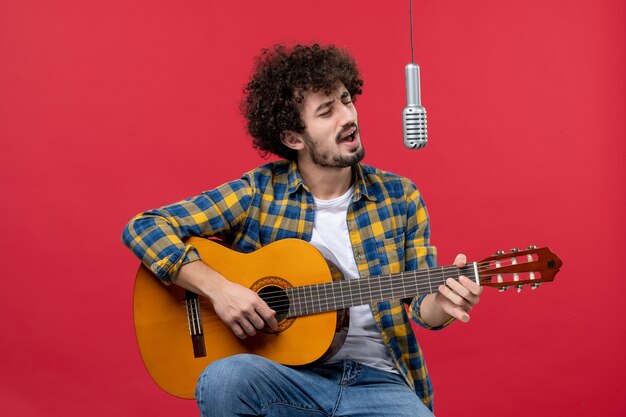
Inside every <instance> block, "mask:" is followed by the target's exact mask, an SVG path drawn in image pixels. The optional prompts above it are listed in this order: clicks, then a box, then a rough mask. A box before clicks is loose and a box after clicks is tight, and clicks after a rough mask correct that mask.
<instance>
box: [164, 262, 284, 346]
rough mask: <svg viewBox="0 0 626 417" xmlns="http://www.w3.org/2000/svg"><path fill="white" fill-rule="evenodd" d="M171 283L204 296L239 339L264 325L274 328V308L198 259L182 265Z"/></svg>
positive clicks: (252, 333) (274, 329)
mask: <svg viewBox="0 0 626 417" xmlns="http://www.w3.org/2000/svg"><path fill="white" fill-rule="evenodd" d="M174 283H175V284H177V285H179V286H181V287H183V288H185V289H186V290H190V291H193V292H195V293H196V294H201V295H203V296H205V297H206V298H208V299H209V301H211V303H212V304H213V309H214V310H215V313H216V314H217V316H218V317H219V318H220V319H221V320H222V321H223V322H224V323H225V324H226V325H227V326H228V327H230V329H231V330H232V331H233V333H234V334H235V336H237V337H238V338H240V339H245V338H246V337H248V336H254V335H255V334H256V333H257V330H261V329H262V328H264V327H265V326H266V325H267V327H269V328H270V329H271V330H273V331H276V330H278V323H277V322H276V317H275V316H276V312H275V311H274V310H272V309H271V308H270V307H269V306H268V305H267V303H266V302H265V301H263V300H262V299H261V297H259V295H258V294H257V293H255V292H254V291H252V290H250V289H248V288H246V287H244V286H242V285H239V284H236V283H234V282H231V281H229V280H227V279H226V278H224V276H222V275H221V274H220V273H218V272H217V271H216V270H214V269H213V268H211V267H209V266H208V265H207V264H205V263H203V262H201V261H197V262H191V263H188V264H186V265H183V267H182V268H181V269H180V272H179V273H178V276H177V277H176V279H175V280H174Z"/></svg>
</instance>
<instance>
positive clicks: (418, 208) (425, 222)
mask: <svg viewBox="0 0 626 417" xmlns="http://www.w3.org/2000/svg"><path fill="white" fill-rule="evenodd" d="M411 186H412V188H411V190H410V192H409V194H408V197H407V202H408V208H407V219H408V222H407V228H406V233H405V269H406V270H407V271H411V270H415V269H426V268H435V267H436V266H437V248H436V247H434V246H431V244H430V219H429V217H428V211H427V210H426V205H425V204H424V200H423V198H422V196H421V194H420V192H419V191H418V190H417V187H415V185H414V184H411ZM424 297H426V294H420V295H418V296H417V297H414V298H413V299H412V300H411V303H410V306H409V315H410V317H411V319H412V320H413V321H415V322H416V323H418V324H419V325H420V326H421V327H423V328H426V329H429V330H440V329H443V328H444V327H446V326H448V325H449V324H451V323H452V322H453V321H454V319H450V320H448V321H447V322H446V323H444V324H442V325H440V326H436V327H433V326H430V325H428V324H427V323H426V322H425V321H424V320H423V319H422V315H421V314H420V307H421V305H422V301H423V300H424Z"/></svg>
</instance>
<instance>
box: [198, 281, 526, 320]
mask: <svg viewBox="0 0 626 417" xmlns="http://www.w3.org/2000/svg"><path fill="white" fill-rule="evenodd" d="M521 281H526V280H521ZM529 281H532V280H529ZM343 282H346V283H348V282H350V283H353V284H354V285H357V281H356V280H354V281H343ZM444 282H445V279H444V277H443V274H442V276H441V277H440V278H439V280H436V279H433V280H432V281H431V282H429V283H423V282H422V283H415V284H412V285H409V286H406V285H405V286H404V292H405V293H409V294H413V293H415V295H419V294H425V293H432V292H434V291H433V286H432V284H434V285H436V286H437V287H438V286H439V285H441V284H443V283H444ZM328 284H331V283H328ZM385 284H386V285H385V288H380V289H378V290H376V293H375V294H372V292H371V290H369V289H367V288H358V290H359V291H361V290H364V291H363V292H359V293H357V292H356V291H355V290H356V289H357V288H356V287H353V288H352V290H353V291H352V292H349V293H348V294H343V291H342V290H341V289H340V290H339V292H341V294H339V293H338V291H336V288H335V291H334V292H333V293H331V294H332V297H330V296H329V295H328V291H327V289H326V288H324V289H322V288H319V289H318V290H317V291H316V294H315V295H313V294H310V295H307V294H306V293H303V294H296V293H293V292H292V294H291V296H290V297H289V296H288V297H287V298H288V299H287V303H284V304H277V305H274V306H272V308H274V309H279V310H280V309H284V308H287V309H289V307H293V308H292V310H295V309H299V310H300V311H303V310H306V312H305V314H312V313H315V312H319V311H316V309H317V310H319V309H322V311H332V310H337V309H339V308H345V307H348V306H349V305H344V304H345V303H346V302H348V303H349V304H351V305H361V304H368V303H370V302H380V301H385V300H388V299H398V298H401V296H398V295H397V294H394V291H397V288H399V287H396V288H394V286H393V285H389V284H393V283H392V282H391V281H388V282H386V283H385ZM320 285H322V286H323V285H324V284H320ZM511 285H515V281H513V282H512V283H511ZM303 287H306V286H301V287H297V288H303ZM429 290H430V291H429ZM304 291H305V290H303V292H304ZM322 291H323V292H324V295H325V296H324V297H323V298H322V297H320V296H321V295H322V294H321V292H322ZM275 293H280V294H281V295H280V297H279V298H281V299H284V298H285V295H284V293H285V291H282V290H281V291H276V292H275ZM363 293H365V294H366V295H367V294H369V298H370V299H369V300H366V301H363V297H362V294H363ZM264 300H265V301H266V302H267V301H268V299H267V298H265V299H264ZM357 300H359V302H357ZM200 305H201V306H204V307H206V306H207V305H208V306H209V307H212V306H211V304H210V303H209V302H208V301H204V302H203V301H200ZM331 305H332V306H333V307H331ZM311 309H313V310H314V311H309V310H311Z"/></svg>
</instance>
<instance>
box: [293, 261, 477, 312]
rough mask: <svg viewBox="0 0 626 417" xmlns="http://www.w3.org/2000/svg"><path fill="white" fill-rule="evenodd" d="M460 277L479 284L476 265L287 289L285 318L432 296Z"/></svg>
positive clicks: (438, 268) (423, 270)
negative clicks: (420, 295) (287, 307)
mask: <svg viewBox="0 0 626 417" xmlns="http://www.w3.org/2000/svg"><path fill="white" fill-rule="evenodd" d="M460 275H465V276H466V277H468V278H470V279H473V280H474V281H476V282H479V281H478V272H477V270H476V266H475V263H471V264H468V265H466V266H464V267H457V266H455V265H451V266H443V267H437V268H430V269H422V270H415V271H405V272H400V273H396V274H389V275H381V276H374V277H369V278H361V279H351V280H343V281H336V282H331V283H324V284H315V285H304V286H299V287H292V288H287V289H286V293H287V297H288V298H289V311H288V314H287V315H288V317H298V316H305V315H308V314H316V313H323V312H327V311H334V310H340V309H344V308H348V307H354V306H360V305H365V304H370V303H377V302H381V301H389V300H399V299H403V298H410V297H414V296H416V295H418V294H431V293H434V292H436V291H437V289H438V287H439V286H440V285H441V284H443V283H444V282H445V280H446V279H447V278H450V277H453V278H458V277H459V276H460Z"/></svg>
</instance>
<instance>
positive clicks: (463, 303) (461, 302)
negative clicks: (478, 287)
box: [439, 278, 472, 310]
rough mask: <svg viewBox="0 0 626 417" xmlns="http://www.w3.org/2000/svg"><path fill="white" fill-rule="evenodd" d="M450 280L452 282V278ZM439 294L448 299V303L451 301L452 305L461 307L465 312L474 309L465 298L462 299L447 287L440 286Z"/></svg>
mask: <svg viewBox="0 0 626 417" xmlns="http://www.w3.org/2000/svg"><path fill="white" fill-rule="evenodd" d="M449 279H450V280H451V279H452V278H449ZM439 292H440V293H441V295H443V296H444V297H445V298H446V299H448V301H450V302H451V303H452V304H454V305H455V306H458V307H460V308H461V309H463V310H470V309H471V308H472V306H471V305H470V304H469V303H468V302H467V300H466V299H465V298H463V297H461V296H460V295H459V294H457V293H456V292H454V291H453V290H452V289H451V288H450V287H449V286H447V285H440V286H439Z"/></svg>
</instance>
